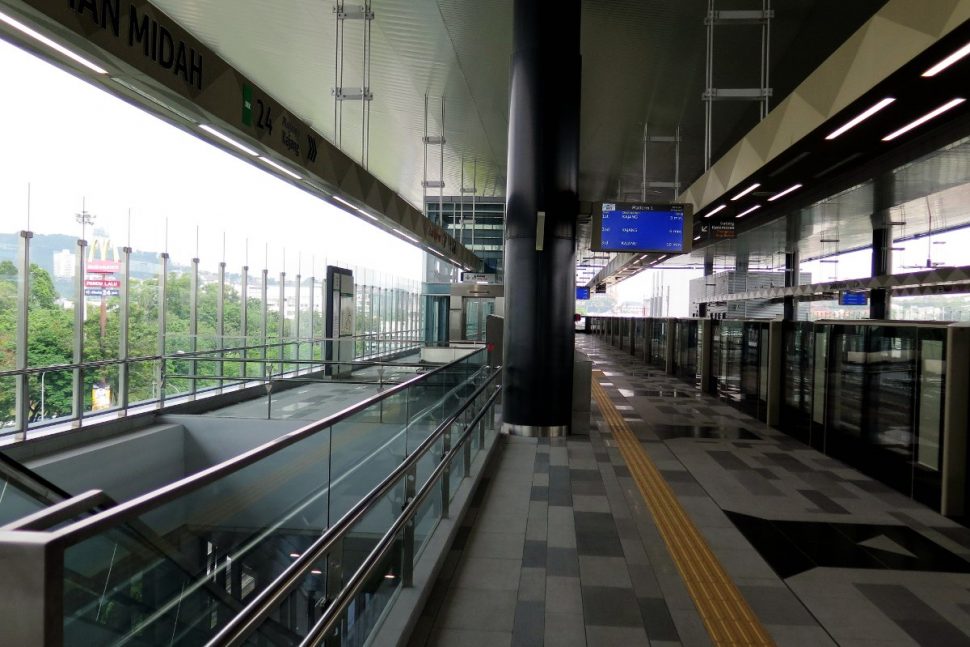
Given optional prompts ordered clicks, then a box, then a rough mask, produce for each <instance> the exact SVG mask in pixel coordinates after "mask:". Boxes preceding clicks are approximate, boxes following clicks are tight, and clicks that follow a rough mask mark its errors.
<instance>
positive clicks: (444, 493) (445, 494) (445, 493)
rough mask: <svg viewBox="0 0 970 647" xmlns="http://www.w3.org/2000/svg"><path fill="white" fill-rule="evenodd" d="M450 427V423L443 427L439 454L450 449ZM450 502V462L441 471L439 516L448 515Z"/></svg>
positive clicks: (446, 516) (443, 453) (445, 452)
mask: <svg viewBox="0 0 970 647" xmlns="http://www.w3.org/2000/svg"><path fill="white" fill-rule="evenodd" d="M451 429H452V425H448V428H447V429H445V433H444V434H442V436H441V438H442V442H443V443H444V448H443V449H442V452H441V455H442V456H447V455H448V452H450V451H451ZM450 504H451V463H448V464H446V465H445V469H444V471H443V472H442V473H441V518H442V519H447V518H448V516H449V515H450V510H449V507H450Z"/></svg>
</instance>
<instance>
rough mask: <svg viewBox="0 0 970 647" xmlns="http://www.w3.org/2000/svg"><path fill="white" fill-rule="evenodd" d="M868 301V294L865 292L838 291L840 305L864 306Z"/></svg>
mask: <svg viewBox="0 0 970 647" xmlns="http://www.w3.org/2000/svg"><path fill="white" fill-rule="evenodd" d="M868 303H869V295H867V294H866V293H865V292H849V291H845V292H839V305H840V306H864V305H866V304H868Z"/></svg>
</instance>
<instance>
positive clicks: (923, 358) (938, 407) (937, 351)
mask: <svg viewBox="0 0 970 647" xmlns="http://www.w3.org/2000/svg"><path fill="white" fill-rule="evenodd" d="M943 346H944V342H943V341H942V340H930V339H924V340H922V341H921V343H920V372H919V427H918V438H919V444H918V449H917V452H916V460H917V462H918V463H919V466H920V467H924V468H928V469H931V470H938V469H940V438H941V430H942V423H943V379H944V375H945V374H946V360H945V359H944V355H943Z"/></svg>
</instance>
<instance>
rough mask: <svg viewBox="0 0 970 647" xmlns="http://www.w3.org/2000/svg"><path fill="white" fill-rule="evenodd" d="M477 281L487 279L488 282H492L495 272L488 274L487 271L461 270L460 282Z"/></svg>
mask: <svg viewBox="0 0 970 647" xmlns="http://www.w3.org/2000/svg"><path fill="white" fill-rule="evenodd" d="M479 281H487V282H488V283H494V282H495V274H490V273H488V272H462V273H461V282H462V283H478V282H479Z"/></svg>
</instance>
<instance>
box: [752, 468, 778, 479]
mask: <svg viewBox="0 0 970 647" xmlns="http://www.w3.org/2000/svg"><path fill="white" fill-rule="evenodd" d="M751 471H753V472H754V473H756V474H760V475H761V476H763V477H764V478H766V479H768V480H769V481H777V480H778V475H777V474H775V473H774V472H772V471H771V470H770V469H768V468H767V467H754V468H752V470H751Z"/></svg>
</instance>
